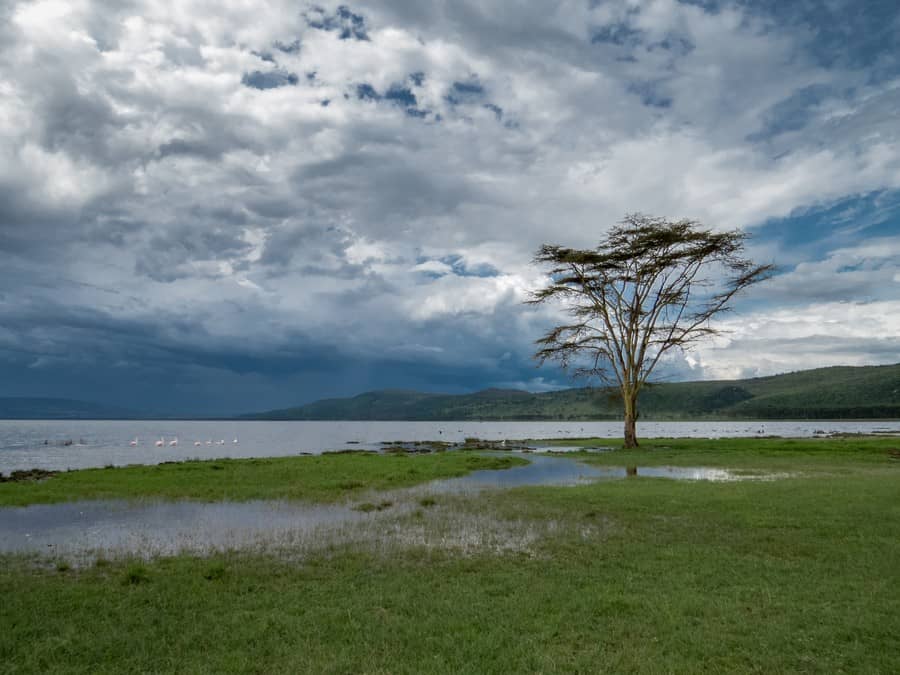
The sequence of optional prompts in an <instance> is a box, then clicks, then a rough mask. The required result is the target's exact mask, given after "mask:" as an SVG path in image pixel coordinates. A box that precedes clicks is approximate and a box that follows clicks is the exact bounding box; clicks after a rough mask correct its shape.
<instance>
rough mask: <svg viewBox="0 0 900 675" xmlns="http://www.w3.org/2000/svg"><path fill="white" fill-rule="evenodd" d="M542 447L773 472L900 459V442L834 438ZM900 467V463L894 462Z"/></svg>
mask: <svg viewBox="0 0 900 675" xmlns="http://www.w3.org/2000/svg"><path fill="white" fill-rule="evenodd" d="M542 444H545V445H548V446H552V445H560V446H569V447H571V446H581V447H586V448H611V449H612V450H613V452H602V453H597V452H586V453H575V454H574V455H573V456H577V457H578V458H579V459H580V460H582V461H586V462H589V463H591V464H599V465H616V466H623V465H636V464H641V465H643V466H663V465H671V466H710V467H722V468H733V469H743V468H746V469H768V470H773V471H783V470H794V471H829V470H864V469H865V468H866V467H871V466H882V467H883V466H884V465H885V462H886V460H889V459H890V458H891V454H892V453H897V455H898V457H897V459H898V460H900V438H897V437H872V436H844V437H836V438H719V439H706V438H651V439H645V440H641V441H640V444H641V447H640V448H638V449H636V450H624V449H622V442H621V441H620V440H611V439H602V438H581V439H556V440H551V441H544V442H542ZM898 464H900V462H898Z"/></svg>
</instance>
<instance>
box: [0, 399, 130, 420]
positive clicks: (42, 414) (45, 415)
mask: <svg viewBox="0 0 900 675" xmlns="http://www.w3.org/2000/svg"><path fill="white" fill-rule="evenodd" d="M136 417H139V416H138V415H137V414H136V413H135V412H134V411H132V410H126V409H124V408H116V407H113V406H108V405H103V404H100V403H92V402H90V401H77V400H74V399H68V398H31V397H0V419H7V420H91V419H93V420H97V419H135V418H136Z"/></svg>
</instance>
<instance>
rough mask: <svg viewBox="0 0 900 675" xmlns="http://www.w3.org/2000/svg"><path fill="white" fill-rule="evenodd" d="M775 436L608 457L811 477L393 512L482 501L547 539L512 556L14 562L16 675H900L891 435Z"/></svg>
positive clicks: (641, 486)
mask: <svg viewBox="0 0 900 675" xmlns="http://www.w3.org/2000/svg"><path fill="white" fill-rule="evenodd" d="M607 443H608V441H603V442H600V444H607ZM655 443H658V444H659V445H655ZM780 443H781V444H780V445H779V443H776V442H775V441H774V440H773V441H771V442H769V440H768V439H766V440H765V442H763V443H762V444H761V445H753V444H752V443H750V442H747V443H746V444H745V443H744V442H743V441H741V442H739V443H735V442H732V441H716V442H705V441H704V442H695V441H684V442H683V443H682V442H681V441H679V442H677V443H675V442H674V441H658V442H654V443H650V442H647V443H645V447H644V448H643V449H641V450H638V451H631V452H629V453H627V454H625V453H622V454H620V453H619V452H616V453H611V454H610V455H609V456H607V455H595V456H592V457H591V459H592V460H596V461H603V462H606V461H609V462H614V463H626V461H634V462H635V463H636V464H638V465H648V464H650V463H654V462H656V461H657V460H660V461H662V462H663V463H672V464H679V463H681V464H704V463H714V464H715V465H718V466H724V467H730V468H753V469H754V470H756V469H769V470H778V471H788V472H790V473H794V474H797V475H796V477H794V478H789V479H784V480H779V481H773V482H745V483H706V482H678V481H670V480H662V479H649V478H640V477H639V478H634V479H627V480H621V481H613V482H602V483H596V484H591V485H584V486H579V487H575V488H519V489H515V490H509V491H504V492H497V493H492V494H488V495H481V496H478V497H474V498H472V497H449V496H445V497H442V498H441V499H440V501H439V502H437V503H435V504H430V505H429V506H430V508H427V509H425V510H421V509H420V510H417V511H416V512H414V513H411V514H409V515H408V516H404V517H403V518H406V519H407V520H403V519H402V518H401V519H400V520H399V521H397V522H396V523H395V524H396V525H397V526H400V527H410V528H411V527H423V528H432V529H437V528H440V527H446V523H444V524H443V525H442V524H441V523H442V521H441V520H440V519H441V517H442V514H443V516H450V515H453V516H455V515H456V514H462V513H469V514H474V515H477V517H478V519H480V521H479V522H487V521H488V520H490V521H492V522H496V523H499V524H506V525H507V526H508V527H509V530H510V532H517V531H525V530H529V531H536V532H539V533H540V536H538V537H535V538H533V539H530V540H528V541H527V542H526V543H525V544H523V545H522V546H518V547H513V548H510V549H508V552H506V553H499V554H498V553H497V552H496V551H493V550H487V549H484V550H480V551H479V550H474V551H473V550H472V549H466V550H465V551H462V550H455V549H454V548H453V547H436V546H422V545H415V544H411V545H410V544H407V545H401V544H395V545H393V546H390V547H380V548H379V547H370V548H367V547H364V546H352V545H351V546H345V547H342V546H339V547H333V546H332V547H329V546H325V547H323V549H322V550H320V551H319V552H318V553H314V554H312V555H310V556H308V557H305V558H303V559H300V560H297V559H291V558H290V557H279V556H275V555H260V554H250V553H246V552H245V553H242V552H231V553H226V554H217V555H216V556H215V558H198V557H189V556H178V557H172V558H162V559H157V560H151V561H142V560H118V561H105V560H104V561H102V564H95V565H94V566H91V567H87V568H72V569H66V570H60V569H59V568H58V566H54V565H53V564H52V563H50V564H47V563H39V562H36V561H35V560H33V559H29V558H22V557H7V558H5V559H0V598H3V601H2V602H0V672H10V673H57V672H60V673H61V672H96V673H127V672H184V673H204V672H216V673H228V672H261V673H262V672H265V673H293V672H317V673H319V672H321V673H347V672H354V673H423V672H427V673H442V672H453V673H458V672H472V673H476V672H477V673H507V672H545V673H554V672H559V673H571V672H610V673H698V672H722V673H725V672H729V673H730V672H748V673H783V672H797V673H818V672H821V673H839V672H846V673H851V672H852V673H895V672H900V615H898V612H897V607H900V566H898V564H897V561H898V560H900V499H898V496H900V462H898V461H896V460H892V459H891V458H890V457H889V455H888V454H887V452H886V449H887V448H888V447H892V442H891V440H890V439H882V440H879V441H877V442H876V441H869V440H867V439H849V440H847V439H840V440H828V441H822V442H820V441H815V443H814V444H807V443H799V444H792V443H787V442H784V441H781V442H780ZM810 443H812V442H810ZM893 443H896V439H895V440H894V441H893ZM673 444H675V445H673ZM779 448H780V450H779ZM703 458H705V459H707V460H709V462H702V461H700V460H701V459H703ZM407 459H411V458H407ZM347 461H350V462H351V463H353V462H355V463H357V464H365V463H366V462H370V461H371V460H370V459H364V458H363V457H360V456H351V457H349V458H348V460H347ZM398 461H401V462H403V461H406V460H403V459H401V460H398ZM415 461H418V459H416V460H415ZM810 467H812V468H813V469H816V468H818V469H821V471H819V470H816V471H814V472H813V473H807V469H809V468H810ZM357 475H360V474H357ZM360 480H364V479H360ZM327 494H329V495H330V494H332V492H328V493H327ZM450 522H452V523H464V522H465V519H462V520H459V521H456V520H451V521H450ZM457 526H458V527H463V525H457ZM437 538H438V539H441V537H440V536H439V537H437ZM122 645H128V648H127V649H123V648H122Z"/></svg>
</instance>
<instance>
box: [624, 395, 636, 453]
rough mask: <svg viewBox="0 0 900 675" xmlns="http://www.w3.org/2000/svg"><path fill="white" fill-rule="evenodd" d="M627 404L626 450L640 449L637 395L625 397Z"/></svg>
mask: <svg viewBox="0 0 900 675" xmlns="http://www.w3.org/2000/svg"><path fill="white" fill-rule="evenodd" d="M623 399H624V402H625V446H624V447H625V448H626V449H627V448H636V447H638V440H637V429H636V428H635V426H636V424H635V423H636V422H637V395H634V394H625V395H623Z"/></svg>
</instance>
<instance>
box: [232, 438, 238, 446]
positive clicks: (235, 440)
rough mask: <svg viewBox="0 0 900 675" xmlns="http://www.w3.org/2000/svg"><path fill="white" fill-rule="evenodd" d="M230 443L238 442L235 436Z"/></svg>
mask: <svg viewBox="0 0 900 675" xmlns="http://www.w3.org/2000/svg"><path fill="white" fill-rule="evenodd" d="M231 442H232V443H235V444H237V442H238V439H237V436H235V437H234V440H233V441H231Z"/></svg>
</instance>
